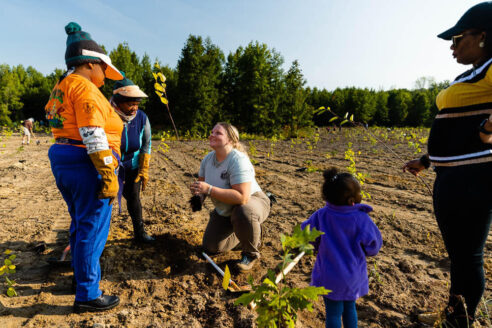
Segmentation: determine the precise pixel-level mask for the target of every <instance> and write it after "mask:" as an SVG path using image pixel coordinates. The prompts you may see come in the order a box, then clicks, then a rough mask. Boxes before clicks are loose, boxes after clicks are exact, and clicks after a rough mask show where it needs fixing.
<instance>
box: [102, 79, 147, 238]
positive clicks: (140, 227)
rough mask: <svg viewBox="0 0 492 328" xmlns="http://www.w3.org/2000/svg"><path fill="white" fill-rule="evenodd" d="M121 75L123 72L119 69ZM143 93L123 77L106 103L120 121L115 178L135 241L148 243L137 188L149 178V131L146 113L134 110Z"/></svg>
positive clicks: (138, 189)
mask: <svg viewBox="0 0 492 328" xmlns="http://www.w3.org/2000/svg"><path fill="white" fill-rule="evenodd" d="M121 73H122V74H123V76H124V75H125V74H124V72H121ZM146 97H147V95H146V94H145V93H144V92H143V91H142V90H140V88H139V87H138V86H137V85H135V83H133V81H132V80H130V79H128V78H127V77H125V78H124V79H123V80H120V81H117V82H116V83H115V84H114V87H113V96H112V97H111V99H110V103H111V105H112V106H113V108H114V110H115V111H116V113H117V114H118V115H119V116H120V118H121V120H122V121H123V123H124V127H123V133H122V135H121V162H122V165H121V166H122V167H121V169H120V172H119V180H120V182H122V183H123V192H122V194H123V197H125V199H126V204H127V208H128V213H129V214H130V217H131V219H132V223H133V233H134V237H135V241H136V242H137V243H152V242H154V241H155V239H154V238H153V237H152V236H149V235H148V234H147V233H146V232H145V229H144V224H143V219H142V204H141V202H140V190H142V191H144V190H145V187H146V185H147V182H148V180H149V164H150V151H151V131H150V123H149V119H148V117H147V115H145V113H144V112H143V111H141V110H139V109H138V105H139V104H140V102H141V100H142V98H146Z"/></svg>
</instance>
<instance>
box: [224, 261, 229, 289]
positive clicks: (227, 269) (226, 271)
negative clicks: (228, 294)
mask: <svg viewBox="0 0 492 328" xmlns="http://www.w3.org/2000/svg"><path fill="white" fill-rule="evenodd" d="M230 281H231V272H230V271H229V267H228V266H227V264H226V267H225V270H224V279H223V280H222V288H224V289H225V290H227V289H228V288H229V282H230Z"/></svg>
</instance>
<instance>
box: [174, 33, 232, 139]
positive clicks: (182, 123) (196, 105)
mask: <svg viewBox="0 0 492 328" xmlns="http://www.w3.org/2000/svg"><path fill="white" fill-rule="evenodd" d="M223 63H224V54H223V53H222V51H221V50H220V49H219V47H217V46H216V45H214V44H212V42H211V40H210V39H209V38H207V39H205V41H204V40H203V39H202V37H200V36H194V35H190V36H189V37H188V40H187V41H186V44H185V46H184V48H183V50H182V51H181V57H180V58H179V61H178V66H177V80H176V92H175V93H174V97H175V108H176V110H175V114H176V115H175V119H176V125H177V126H178V129H181V130H190V131H191V132H192V133H195V132H198V133H200V134H204V133H207V132H208V131H210V129H211V127H212V125H213V124H214V120H215V119H216V118H217V117H219V116H220V114H219V111H220V108H219V84H220V81H221V74H222V69H223Z"/></svg>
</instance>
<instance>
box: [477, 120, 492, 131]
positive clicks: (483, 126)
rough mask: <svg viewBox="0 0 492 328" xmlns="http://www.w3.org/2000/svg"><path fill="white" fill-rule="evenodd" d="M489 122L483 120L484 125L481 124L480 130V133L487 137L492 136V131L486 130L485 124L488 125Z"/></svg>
mask: <svg viewBox="0 0 492 328" xmlns="http://www.w3.org/2000/svg"><path fill="white" fill-rule="evenodd" d="M488 120H489V119H488V118H486V119H485V120H483V121H482V123H480V129H479V131H480V132H482V133H483V134H487V135H489V134H492V131H487V130H485V123H487V121H488Z"/></svg>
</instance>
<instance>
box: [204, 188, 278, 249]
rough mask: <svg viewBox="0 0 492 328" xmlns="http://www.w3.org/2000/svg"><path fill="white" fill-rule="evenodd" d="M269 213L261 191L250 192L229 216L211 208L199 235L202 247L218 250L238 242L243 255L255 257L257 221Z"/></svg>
mask: <svg viewBox="0 0 492 328" xmlns="http://www.w3.org/2000/svg"><path fill="white" fill-rule="evenodd" d="M269 213H270V199H269V198H268V197H267V196H266V195H265V194H264V193H263V192H261V191H259V192H255V193H254V194H252V195H251V197H250V198H249V201H248V202H247V203H246V204H245V205H237V206H235V207H234V208H233V210H232V214H231V216H230V217H226V216H221V215H219V214H218V213H217V212H216V211H215V210H213V211H212V212H210V220H209V221H208V224H207V228H206V229H205V233H204V234H203V243H202V244H203V247H204V248H205V249H206V250H207V251H208V252H210V253H222V252H227V251H229V250H231V249H233V248H234V247H235V246H236V245H238V244H239V243H241V249H242V252H243V253H244V254H246V255H248V256H251V257H256V258H259V257H260V252H259V251H258V248H257V247H258V246H259V244H260V238H261V224H262V223H263V222H264V221H265V220H266V218H267V217H268V214H269Z"/></svg>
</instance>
